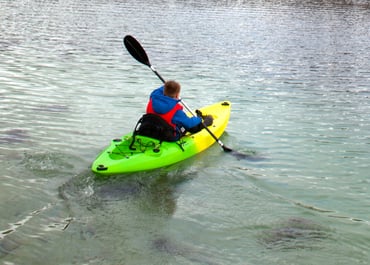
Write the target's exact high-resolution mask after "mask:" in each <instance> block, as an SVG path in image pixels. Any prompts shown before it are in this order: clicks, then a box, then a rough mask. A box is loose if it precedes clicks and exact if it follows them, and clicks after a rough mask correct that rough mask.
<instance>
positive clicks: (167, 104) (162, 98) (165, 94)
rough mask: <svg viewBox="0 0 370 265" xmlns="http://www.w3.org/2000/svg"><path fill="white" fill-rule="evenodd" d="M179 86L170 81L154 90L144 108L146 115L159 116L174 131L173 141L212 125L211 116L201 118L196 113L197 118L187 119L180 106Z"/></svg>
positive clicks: (199, 114)
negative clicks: (186, 133) (187, 133)
mask: <svg viewBox="0 0 370 265" xmlns="http://www.w3.org/2000/svg"><path fill="white" fill-rule="evenodd" d="M180 90H181V86H180V84H179V83H178V82H176V81H173V80H170V81H167V82H165V84H164V86H161V87H159V88H157V89H155V90H154V91H153V92H152V93H151V95H150V99H149V102H148V105H147V108H146V113H150V114H156V115H159V116H160V117H161V118H162V119H164V120H165V121H166V122H167V123H168V124H169V125H171V126H172V128H173V129H174V130H175V137H174V140H175V141H176V140H178V139H180V137H181V136H182V135H184V134H185V132H187V131H188V132H190V133H196V132H199V131H200V130H202V129H203V128H204V126H203V124H204V125H205V126H210V125H212V123H213V117H212V116H211V115H206V116H202V115H201V113H200V112H199V111H197V114H198V116H195V117H194V116H193V117H189V116H187V115H186V113H185V112H184V110H183V107H182V105H181V104H180V101H181V100H180ZM202 119H203V124H202Z"/></svg>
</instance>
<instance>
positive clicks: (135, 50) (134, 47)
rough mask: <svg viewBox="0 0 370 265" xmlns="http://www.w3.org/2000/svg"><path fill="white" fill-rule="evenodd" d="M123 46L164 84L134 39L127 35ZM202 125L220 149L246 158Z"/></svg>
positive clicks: (184, 104)
mask: <svg viewBox="0 0 370 265" xmlns="http://www.w3.org/2000/svg"><path fill="white" fill-rule="evenodd" d="M123 44H124V45H125V47H126V49H127V51H128V52H129V53H130V54H131V55H132V57H134V58H135V59H136V60H137V61H138V62H140V63H142V64H145V65H146V66H148V67H149V68H150V69H151V70H152V71H153V72H154V73H155V74H156V75H157V77H158V78H159V79H160V80H161V81H162V82H163V83H165V80H164V79H163V77H162V76H161V75H160V74H159V73H158V72H157V70H156V69H155V68H154V67H153V65H152V64H151V63H150V61H149V57H148V55H147V54H146V52H145V50H144V48H143V47H142V46H141V44H140V43H139V42H138V41H137V40H136V39H135V38H134V37H132V36H131V35H127V36H125V37H124V38H123ZM180 101H181V103H182V105H183V106H184V107H185V108H186V109H187V110H188V111H189V112H190V113H191V114H192V115H193V116H196V114H195V113H194V112H193V111H192V110H191V109H190V108H189V107H188V106H187V104H186V103H185V102H184V101H183V100H182V99H180ZM202 124H203V127H204V128H205V129H206V130H207V132H208V133H209V134H210V135H211V136H212V137H213V139H215V141H216V142H217V143H218V144H219V145H220V146H221V147H222V149H223V150H224V151H225V152H233V153H235V154H236V156H238V157H239V158H244V157H246V156H247V155H245V154H241V153H238V152H235V151H233V150H232V149H231V148H228V147H226V146H225V145H224V144H223V143H222V142H221V140H220V139H218V138H217V137H216V135H214V134H213V133H212V132H211V131H210V130H209V129H208V128H207V126H205V125H204V123H202Z"/></svg>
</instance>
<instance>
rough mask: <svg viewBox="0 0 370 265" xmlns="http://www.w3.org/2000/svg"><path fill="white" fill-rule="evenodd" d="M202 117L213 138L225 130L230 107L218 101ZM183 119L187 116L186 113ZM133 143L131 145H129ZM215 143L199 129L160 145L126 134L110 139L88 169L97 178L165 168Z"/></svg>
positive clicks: (148, 138)
mask: <svg viewBox="0 0 370 265" xmlns="http://www.w3.org/2000/svg"><path fill="white" fill-rule="evenodd" d="M200 111H201V112H202V113H203V115H212V116H213V124H212V125H211V126H209V127H208V129H209V131H211V132H212V133H213V134H214V135H215V136H216V137H217V138H219V137H220V136H221V135H222V134H223V132H224V131H225V129H226V126H227V123H228V121H229V118H230V111H231V103H230V102H229V101H222V102H218V103H215V104H213V105H209V106H206V107H203V108H200ZM187 115H189V116H191V114H190V113H187ZM133 139H134V143H132V141H133ZM214 143H215V140H214V138H213V137H211V134H210V133H209V132H208V131H207V130H205V129H202V130H201V131H199V132H197V133H194V134H190V133H187V134H186V135H184V136H183V137H181V139H180V140H178V141H176V142H160V141H159V140H157V139H154V138H150V137H146V136H140V135H136V136H135V137H133V133H129V134H126V135H124V136H122V137H121V138H118V139H113V140H112V141H111V143H110V145H109V146H108V147H107V148H106V149H104V150H103V151H102V152H101V153H100V154H99V155H98V157H97V158H96V159H95V161H94V162H93V164H92V166H91V169H92V171H93V172H95V173H97V174H99V175H114V174H123V173H132V172H139V171H147V170H152V169H157V168H161V167H166V166H169V165H172V164H175V163H177V162H180V161H183V160H185V159H188V158H190V157H192V156H194V155H196V154H198V153H200V152H202V151H204V150H205V149H207V148H208V147H210V146H211V145H212V144H214Z"/></svg>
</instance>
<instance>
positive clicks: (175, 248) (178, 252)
mask: <svg viewBox="0 0 370 265" xmlns="http://www.w3.org/2000/svg"><path fill="white" fill-rule="evenodd" d="M152 247H153V248H154V249H155V250H157V251H160V252H163V253H167V254H169V255H173V256H182V257H183V258H185V259H187V260H189V261H191V262H195V263H197V264H205V265H219V263H217V262H215V261H213V260H212V259H211V257H209V255H208V254H207V253H205V252H203V251H202V252H201V251H199V249H196V248H195V247H190V246H188V245H186V244H185V243H179V242H175V241H174V240H170V239H168V238H165V237H161V238H157V239H155V240H153V241H152Z"/></svg>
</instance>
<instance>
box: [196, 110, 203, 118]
mask: <svg viewBox="0 0 370 265" xmlns="http://www.w3.org/2000/svg"><path fill="white" fill-rule="evenodd" d="M195 113H196V114H197V116H198V117H199V118H203V113H202V112H201V111H200V110H198V109H197V110H195Z"/></svg>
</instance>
